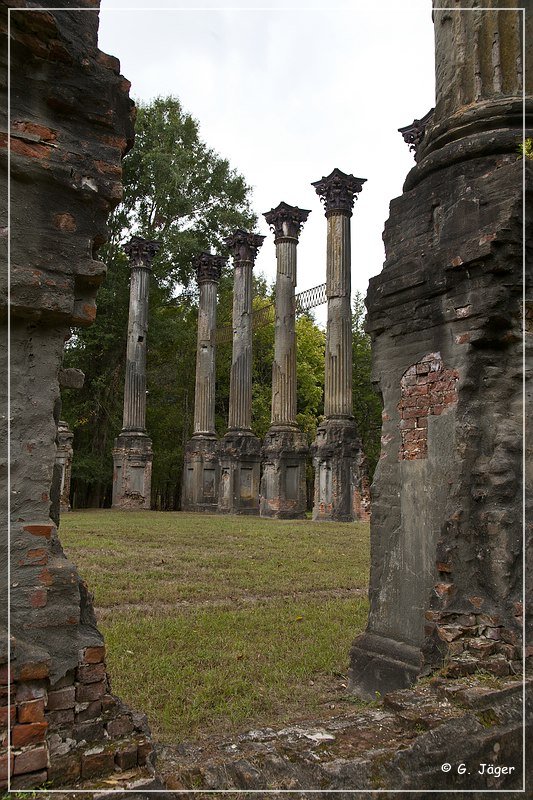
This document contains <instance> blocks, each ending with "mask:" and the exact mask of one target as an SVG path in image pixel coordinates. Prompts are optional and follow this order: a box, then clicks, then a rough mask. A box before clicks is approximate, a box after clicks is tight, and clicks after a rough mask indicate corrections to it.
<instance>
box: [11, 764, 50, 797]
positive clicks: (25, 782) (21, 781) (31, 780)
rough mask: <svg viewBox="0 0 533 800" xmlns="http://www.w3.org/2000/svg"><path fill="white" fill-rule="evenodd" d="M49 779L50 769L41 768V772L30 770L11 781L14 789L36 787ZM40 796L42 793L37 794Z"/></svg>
mask: <svg viewBox="0 0 533 800" xmlns="http://www.w3.org/2000/svg"><path fill="white" fill-rule="evenodd" d="M47 780H48V771H47V770H45V769H44V770H40V771H39V772H29V773H27V774H25V775H18V776H17V777H16V778H13V779H12V781H11V788H12V789H35V787H36V786H42V784H43V783H45V782H46V781H47ZM30 796H31V795H30ZM37 796H38V797H40V795H37Z"/></svg>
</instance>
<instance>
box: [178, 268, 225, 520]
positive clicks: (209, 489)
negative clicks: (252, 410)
mask: <svg viewBox="0 0 533 800" xmlns="http://www.w3.org/2000/svg"><path fill="white" fill-rule="evenodd" d="M225 263H226V259H225V258H223V257H222V256H217V255H212V254H211V253H200V255H199V256H198V258H197V260H196V275H197V279H198V286H199V290H200V298H199V303H198V338H197V350H196V385H195V392H194V422H193V435H192V438H191V439H190V440H189V442H187V446H186V448H185V466H184V471H183V492H182V507H183V509H184V510H186V511H216V508H217V499H218V480H219V469H218V457H217V452H216V451H217V435H216V432H215V366H216V364H215V331H216V325H217V287H218V283H219V281H220V275H221V272H222V268H223V267H224V265H225Z"/></svg>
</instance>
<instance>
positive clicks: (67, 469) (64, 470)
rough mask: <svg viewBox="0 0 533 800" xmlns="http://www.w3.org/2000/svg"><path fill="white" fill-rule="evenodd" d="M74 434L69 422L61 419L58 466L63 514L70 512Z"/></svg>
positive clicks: (58, 434)
mask: <svg viewBox="0 0 533 800" xmlns="http://www.w3.org/2000/svg"><path fill="white" fill-rule="evenodd" d="M73 440H74V434H73V433H72V431H71V430H70V428H69V424H68V422H65V420H62V419H60V420H59V425H58V426H57V450H56V461H55V463H56V466H57V467H58V470H59V510H60V512H61V514H64V513H65V512H67V511H70V476H71V473H72V456H73V455H74V450H73V449H72V442H73Z"/></svg>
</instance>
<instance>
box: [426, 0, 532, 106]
mask: <svg viewBox="0 0 533 800" xmlns="http://www.w3.org/2000/svg"><path fill="white" fill-rule="evenodd" d="M434 5H436V6H439V8H438V9H437V8H435V9H434V11H433V18H434V21H435V64H436V75H435V78H436V87H435V91H436V108H435V120H437V119H442V118H445V117H447V116H450V115H452V114H454V113H455V112H457V111H459V110H460V109H462V108H464V107H465V106H468V105H470V104H471V103H475V102H476V103H479V102H482V101H485V100H501V99H502V95H505V96H507V97H509V96H513V95H514V96H516V97H520V96H521V95H522V89H523V83H524V54H523V53H522V23H523V22H524V14H523V13H522V14H521V13H519V12H517V11H515V10H512V9H509V6H512V5H513V4H512V3H509V2H507V0H486V2H483V8H482V9H479V8H476V5H477V3H474V2H473V1H472V0H466V2H462V3H460V4H457V3H455V2H454V1H453V0H439V2H438V3H437V2H436V1H434ZM457 5H460V6H461V7H462V8H461V9H458V8H457ZM465 8H466V9H470V10H468V11H465ZM502 8H507V9H509V10H501V9H502ZM499 9H500V10H499ZM529 16H531V15H528V13H527V11H526V14H525V22H526V25H527V31H526V49H527V50H529V53H527V54H526V55H531V52H532V51H533V43H532V42H531V37H532V35H533V20H530V19H529V18H528V17H529ZM529 80H531V79H529ZM531 89H532V86H531V85H530V86H529V87H528V86H527V85H526V92H527V91H531Z"/></svg>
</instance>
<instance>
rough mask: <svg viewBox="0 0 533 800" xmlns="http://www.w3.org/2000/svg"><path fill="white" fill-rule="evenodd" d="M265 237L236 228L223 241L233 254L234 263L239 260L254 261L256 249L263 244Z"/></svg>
mask: <svg viewBox="0 0 533 800" xmlns="http://www.w3.org/2000/svg"><path fill="white" fill-rule="evenodd" d="M264 239H265V237H264V236H260V235H259V234H258V233H250V232H249V231H245V230H243V229H242V228H237V230H235V231H234V232H233V233H232V234H231V236H228V238H227V239H225V243H226V245H227V247H228V249H229V251H230V252H231V254H232V256H233V260H234V262H235V263H237V262H239V261H251V262H252V264H253V263H254V261H255V259H256V257H257V251H258V250H259V248H260V247H261V245H262V244H263V241H264Z"/></svg>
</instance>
